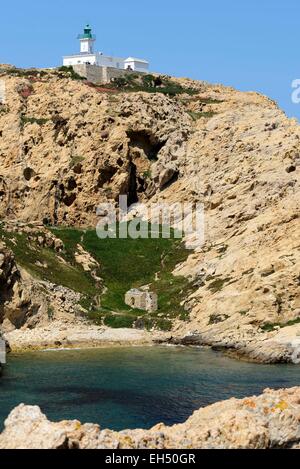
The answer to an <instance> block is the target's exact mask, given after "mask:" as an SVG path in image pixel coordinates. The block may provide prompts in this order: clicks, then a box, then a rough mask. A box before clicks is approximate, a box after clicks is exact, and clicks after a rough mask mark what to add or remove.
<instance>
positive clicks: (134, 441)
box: [0, 387, 300, 449]
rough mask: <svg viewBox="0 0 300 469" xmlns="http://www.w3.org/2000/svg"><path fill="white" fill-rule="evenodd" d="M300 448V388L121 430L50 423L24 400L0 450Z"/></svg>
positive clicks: (2, 437) (1, 437)
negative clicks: (178, 420)
mask: <svg viewBox="0 0 300 469" xmlns="http://www.w3.org/2000/svg"><path fill="white" fill-rule="evenodd" d="M165 448H166V449H172V448H175V449H190V448H193V449H196V448H197V449H198V448H199V449H244V448H245V449H246V448H247V449H278V448H285V449H299V448H300V387H295V388H291V389H282V390H277V391H274V390H270V389H267V390H265V391H264V393H263V394H262V395H260V396H258V397H256V396H254V397H250V398H245V399H234V398H233V399H229V400H226V401H223V402H218V403H216V404H213V405H210V406H208V407H205V408H202V409H200V410H197V411H196V412H194V414H193V415H192V416H191V417H190V418H189V419H188V420H187V421H186V422H184V423H182V424H177V425H174V426H172V427H167V426H165V425H164V424H162V423H160V424H158V425H156V426H155V427H153V428H152V429H150V430H141V429H137V430H124V431H121V432H115V431H111V430H108V429H102V428H100V427H99V426H98V425H94V424H81V423H80V422H79V421H76V420H75V421H62V422H57V423H54V422H50V421H49V420H48V419H47V417H46V416H45V415H44V414H43V413H42V412H41V410H40V408H39V407H36V406H25V405H24V404H21V405H20V406H18V407H17V408H15V409H14V410H13V411H12V412H11V414H10V415H9V417H8V418H7V420H6V421H5V429H4V431H3V433H2V434H1V435H0V449H165Z"/></svg>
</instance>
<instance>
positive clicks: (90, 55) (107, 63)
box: [63, 24, 149, 73]
mask: <svg viewBox="0 0 300 469" xmlns="http://www.w3.org/2000/svg"><path fill="white" fill-rule="evenodd" d="M78 39H79V41H80V52H79V53H78V54H73V55H66V56H64V57H63V64H64V65H65V66H66V67H70V66H72V67H73V66H76V65H94V66H97V67H105V68H108V69H119V70H127V71H132V72H133V71H134V72H140V73H148V70H149V62H148V61H147V60H143V59H136V58H133V57H129V58H127V59H126V58H124V57H111V56H109V55H105V54H103V53H102V52H97V51H95V50H94V45H95V42H96V36H94V34H92V28H91V26H90V25H89V24H87V25H86V26H85V28H84V29H83V34H79V35H78Z"/></svg>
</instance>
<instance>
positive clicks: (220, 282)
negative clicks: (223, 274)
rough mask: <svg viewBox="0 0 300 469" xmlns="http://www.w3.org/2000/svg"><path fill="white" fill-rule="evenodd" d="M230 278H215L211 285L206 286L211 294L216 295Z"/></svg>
mask: <svg viewBox="0 0 300 469" xmlns="http://www.w3.org/2000/svg"><path fill="white" fill-rule="evenodd" d="M230 280H231V279H230V278H217V279H216V280H213V281H212V282H211V283H209V284H208V287H207V288H208V289H209V290H210V291H211V292H212V293H217V292H219V291H221V290H222V289H223V287H224V285H226V283H228V282H230Z"/></svg>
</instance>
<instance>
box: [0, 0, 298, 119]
mask: <svg viewBox="0 0 300 469" xmlns="http://www.w3.org/2000/svg"><path fill="white" fill-rule="evenodd" d="M1 18H2V21H1V28H0V44H1V48H0V63H12V64H15V65H17V66H24V67H29V66H37V67H43V66H55V65H59V64H60V62H61V56H62V55H64V54H66V55H67V54H70V53H74V52H77V51H78V44H77V41H76V36H77V34H78V33H80V32H81V30H82V28H83V26H84V24H85V23H86V22H89V23H90V24H91V25H92V26H93V29H94V32H95V34H97V49H98V50H101V51H102V52H104V53H107V54H116V55H121V56H129V55H134V56H140V57H142V58H147V59H149V60H150V62H151V69H152V70H153V71H157V72H161V73H166V74H170V75H175V76H189V77H191V78H195V79H201V80H207V81H209V82H214V83H224V84H226V85H231V86H234V87H236V88H238V89H241V90H256V91H260V92H262V93H264V94H267V95H268V96H270V97H271V98H273V99H275V100H276V101H278V102H279V104H280V105H281V107H283V109H284V110H285V111H286V112H287V114H288V115H289V116H296V117H298V118H300V104H298V105H296V104H293V103H292V101H291V91H292V90H291V82H292V80H294V79H296V78H300V52H299V46H298V44H299V41H300V2H299V0H210V1H206V0H205V1H204V0H184V1H182V0H180V1H179V0H147V1H143V0H108V1H107V0H106V1H101V0H84V1H82V0H81V1H80V0H51V1H48V0H42V1H37V0H35V1H34V0H26V1H21V0H14V1H8V2H3V3H2V5H1Z"/></svg>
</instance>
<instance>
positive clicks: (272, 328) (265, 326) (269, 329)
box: [260, 318, 300, 332]
mask: <svg viewBox="0 0 300 469" xmlns="http://www.w3.org/2000/svg"><path fill="white" fill-rule="evenodd" d="M295 324H300V318H296V319H292V320H291V321H288V322H285V323H279V322H277V323H270V322H268V323H266V324H263V325H262V326H260V328H261V329H262V330H263V331H264V332H272V331H275V330H276V329H278V328H280V329H283V328H284V327H288V326H294V325H295Z"/></svg>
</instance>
